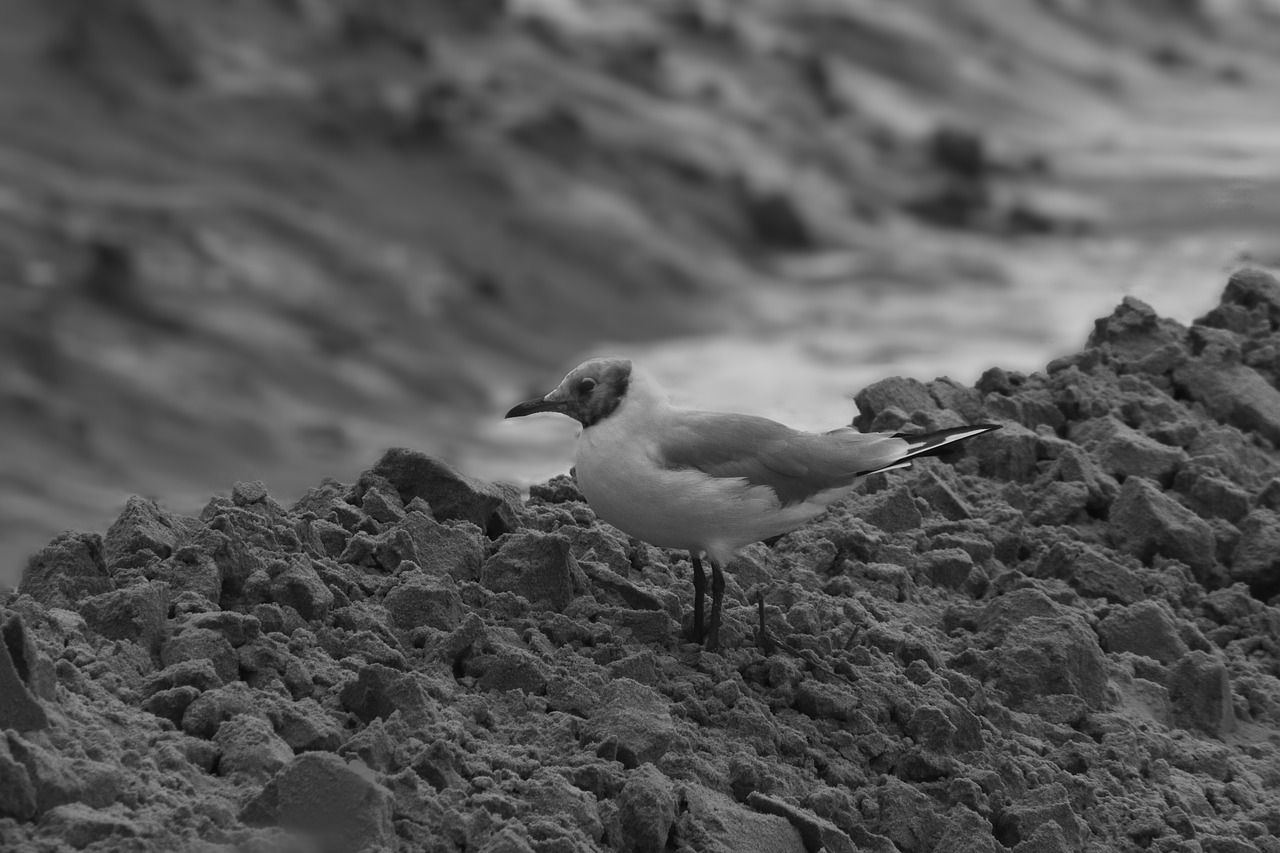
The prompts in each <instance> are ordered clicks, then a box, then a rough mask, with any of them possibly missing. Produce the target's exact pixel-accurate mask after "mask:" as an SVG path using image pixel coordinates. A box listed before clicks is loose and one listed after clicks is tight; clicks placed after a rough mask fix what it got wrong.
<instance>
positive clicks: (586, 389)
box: [578, 376, 596, 394]
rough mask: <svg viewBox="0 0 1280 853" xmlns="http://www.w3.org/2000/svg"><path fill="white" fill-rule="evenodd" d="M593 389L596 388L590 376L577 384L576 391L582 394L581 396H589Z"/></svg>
mask: <svg viewBox="0 0 1280 853" xmlns="http://www.w3.org/2000/svg"><path fill="white" fill-rule="evenodd" d="M595 387H596V381H595V380H594V379H592V378H591V377H590V376H588V377H587V378H585V379H582V380H579V382H578V391H579V393H582V394H590V393H591V392H592V391H594V390H595Z"/></svg>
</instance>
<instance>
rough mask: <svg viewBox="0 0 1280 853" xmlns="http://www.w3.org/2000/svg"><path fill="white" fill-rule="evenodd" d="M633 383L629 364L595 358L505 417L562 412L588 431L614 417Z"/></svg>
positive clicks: (627, 362)
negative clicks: (605, 419) (551, 389)
mask: <svg viewBox="0 0 1280 853" xmlns="http://www.w3.org/2000/svg"><path fill="white" fill-rule="evenodd" d="M630 382H631V362H630V361H629V360H627V359H625V358H593V359H591V360H590V361H584V362H583V363H582V364H580V365H578V366H577V367H575V368H574V369H573V370H571V371H569V375H568V376H566V377H565V378H564V381H562V382H561V383H560V384H559V385H558V386H557V387H556V390H554V391H552V392H551V393H550V394H548V395H546V396H545V397H540V398H538V399H537V400H530V401H528V402H527V403H521V404H520V405H518V406H515V407H513V408H512V409H511V411H509V412H507V415H506V416H507V417H508V418H521V417H524V416H525V415H532V414H534V413H536V412H559V413H561V414H564V415H568V416H569V417H571V418H573V419H574V420H576V421H578V422H579V423H581V424H582V425H583V426H584V427H589V426H592V425H593V424H596V423H599V422H600V421H601V420H603V419H604V418H607V417H608V416H609V415H611V414H613V411H614V410H615V409H616V408H618V405H619V404H620V403H621V402H622V398H623V397H624V396H625V395H626V393H627V386H628V385H629V384H630Z"/></svg>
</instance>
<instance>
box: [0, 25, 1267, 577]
mask: <svg viewBox="0 0 1280 853" xmlns="http://www.w3.org/2000/svg"><path fill="white" fill-rule="evenodd" d="M0 76H2V79H3V80H4V81H5V85H4V86H3V87H2V88H0V583H13V582H15V581H16V579H17V577H18V573H19V572H20V570H21V567H22V565H23V564H24V562H25V558H26V556H27V555H28V554H29V553H31V552H32V551H33V550H34V549H36V548H38V547H39V546H40V545H42V544H43V543H44V542H45V541H46V540H47V539H48V538H49V537H51V536H52V535H54V534H55V533H57V532H58V531H59V530H61V529H64V528H78V529H97V530H105V528H106V525H107V524H108V523H109V522H110V521H111V519H112V518H113V517H114V516H115V514H116V513H118V511H119V509H120V508H121V506H122V505H123V503H124V500H125V498H126V497H127V496H128V495H129V494H132V493H140V494H145V495H149V496H152V497H155V498H157V499H159V500H160V501H161V502H162V503H164V504H165V505H166V506H168V507H170V508H171V509H174V510H177V511H179V512H184V513H195V512H197V511H198V509H199V507H200V506H202V505H203V504H204V502H205V501H207V499H208V498H209V496H210V495H212V494H215V493H226V492H227V491H228V490H229V489H230V487H231V485H232V484H233V483H234V482H235V481H236V480H238V479H261V480H264V481H266V483H267V485H268V487H269V488H270V490H271V492H272V494H273V495H274V496H276V497H277V498H278V499H281V500H286V501H288V500H292V499H293V498H295V497H296V496H298V495H299V494H300V493H301V492H302V491H303V490H304V489H306V488H307V487H309V486H311V485H314V484H315V483H317V482H318V481H319V480H320V479H321V478H322V477H324V476H330V475H331V476H336V477H338V478H340V479H344V480H348V481H349V480H351V479H354V477H355V476H356V474H357V473H358V472H359V471H360V470H362V469H363V468H365V467H368V466H369V465H370V464H371V463H372V462H373V461H374V460H375V459H376V458H377V457H378V456H379V455H380V453H381V452H382V451H383V450H384V449H385V448H386V447H388V446H392V445H404V446H409V447H414V448H419V449H422V450H425V451H429V452H432V453H437V454H440V455H442V456H444V457H446V458H449V459H451V460H452V461H454V462H455V463H456V464H458V465H459V466H460V467H461V468H462V469H463V470H465V471H467V472H468V473H471V474H473V475H475V476H479V477H483V478H487V479H502V480H507V481H512V482H517V483H527V482H529V481H531V480H536V479H541V478H544V477H546V476H549V475H551V474H554V473H557V472H561V471H564V470H566V469H567V467H568V465H569V461H570V456H571V445H572V440H573V436H574V434H575V425H574V424H572V423H571V422H569V421H568V420H567V419H556V418H554V417H551V416H548V417H546V418H531V419H528V420H524V421H514V422H503V421H502V420H501V415H502V413H503V412H504V411H505V410H506V408H508V407H509V406H510V405H511V404H512V403H514V402H517V401H519V400H523V399H527V398H529V397H530V396H534V395H536V394H542V393H545V392H546V391H548V390H550V389H551V388H552V387H553V386H554V385H555V384H556V383H557V382H558V381H559V379H560V378H561V377H562V376H563V374H564V373H565V372H566V371H568V370H569V369H570V368H571V367H573V366H574V365H575V364H577V363H578V362H579V361H581V360H582V359H583V358H585V357H588V356H590V355H595V354H601V353H616V354H625V355H630V356H631V357H633V358H636V359H638V360H640V361H641V362H643V363H644V364H645V365H646V366H647V367H648V368H649V369H650V370H652V371H653V372H655V373H656V374H658V376H659V377H660V378H661V379H662V380H663V381H664V382H665V383H666V384H667V385H668V386H669V387H670V388H671V389H672V392H673V396H674V397H675V398H676V399H677V401H679V402H683V403H685V404H693V405H698V406H701V407H704V408H716V409H733V410H737V411H748V412H755V413H759V414H765V415H770V416H774V417H778V418H780V419H783V420H786V421H788V422H789V423H792V424H793V425H796V426H801V427H809V428H822V429H830V428H834V427H836V426H839V425H842V424H846V423H848V422H849V420H850V419H851V418H852V416H853V414H854V407H853V404H852V402H851V401H850V399H849V398H850V396H851V395H852V394H853V393H856V392H857V391H858V390H859V389H860V388H861V387H863V386H864V385H866V384H869V383H870V382H873V381H875V380H877V379H880V378H883V377H885V376H890V375H906V376H914V377H917V378H920V379H925V380H928V379H932V378H933V377H935V376H939V375H950V376H952V377H954V378H956V379H958V380H961V381H963V382H966V383H971V382H973V381H974V380H975V379H976V378H977V377H978V376H979V375H980V373H981V372H982V370H984V369H985V368H987V367H991V366H995V365H999V366H1002V367H1005V368H1007V369H1018V370H1024V371H1030V370H1035V369H1039V368H1041V367H1043V365H1044V364H1045V363H1046V362H1047V361H1048V360H1050V359H1051V358H1053V357H1055V356H1057V355H1061V354H1064V353H1067V352H1070V351H1073V350H1076V349H1078V348H1080V346H1081V345H1082V344H1083V343H1084V340H1085V337H1086V336H1087V335H1088V332H1089V330H1090V329H1091V327H1092V321H1093V319H1094V318H1096V317H1098V316H1102V315H1105V314H1107V313H1109V312H1110V310H1111V308H1112V307H1113V306H1114V304H1115V303H1116V302H1117V301H1118V300H1119V298H1120V297H1121V296H1122V295H1123V294H1126V293H1131V294H1134V295H1136V296H1138V297H1140V298H1142V299H1144V300H1146V301H1148V302H1150V303H1152V304H1153V305H1154V306H1155V307H1156V308H1157V310H1159V311H1160V312H1161V313H1162V314H1164V315H1166V316H1172V317H1175V318H1177V319H1180V320H1183V321H1189V320H1190V319H1192V318H1193V317H1195V316H1197V315H1198V314H1199V313H1201V312H1202V311H1203V310H1205V309H1207V308H1208V307H1209V306H1210V305H1212V304H1214V303H1215V302H1216V299H1217V297H1218V295H1219V294H1220V292H1221V289H1222V286H1223V285H1224V284H1225V280H1226V273H1227V271H1228V270H1230V269H1232V268H1234V267H1236V266H1239V265H1241V264H1243V263H1245V262H1248V263H1252V264H1254V265H1260V266H1264V267H1265V266H1274V265H1276V264H1277V263H1280V229H1277V227H1276V225H1277V222H1278V221H1280V220H1278V216H1280V181H1278V180H1277V177H1278V174H1277V173H1278V172H1280V111H1278V110H1277V108H1276V93H1277V92H1278V91H1280V0H1130V2H1125V3H1116V2H1110V0H1026V2H1018V3H1010V2H1007V0H963V2H957V1H956V0H913V2H891V0H882V2H873V0H647V2H639V0H183V2H181V3H175V2H172V0H0Z"/></svg>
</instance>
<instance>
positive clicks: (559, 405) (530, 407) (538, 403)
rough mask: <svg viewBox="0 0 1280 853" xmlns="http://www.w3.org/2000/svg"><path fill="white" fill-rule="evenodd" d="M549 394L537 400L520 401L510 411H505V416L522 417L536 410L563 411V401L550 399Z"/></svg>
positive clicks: (536, 411) (534, 412)
mask: <svg viewBox="0 0 1280 853" xmlns="http://www.w3.org/2000/svg"><path fill="white" fill-rule="evenodd" d="M550 396H551V395H550V394H548V395H547V396H546V397H539V398H538V399H537V400H530V401H529V402H527V403H521V404H520V405H518V406H513V407H512V409H511V411H509V412H507V414H506V415H505V417H508V418H523V417H524V416H525V415H533V414H536V413H538V412H563V411H564V405H565V401H564V400H552V399H549V398H550Z"/></svg>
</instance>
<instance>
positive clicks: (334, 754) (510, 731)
mask: <svg viewBox="0 0 1280 853" xmlns="http://www.w3.org/2000/svg"><path fill="white" fill-rule="evenodd" d="M858 404H859V407H860V409H861V414H860V415H859V419H858V423H859V425H860V426H862V427H863V428H873V429H896V428H899V427H901V426H903V425H904V424H907V423H915V424H918V425H920V426H922V427H926V428H932V429H940V428H945V427H948V426H954V425H955V424H957V423H961V422H966V421H969V422H972V421H975V420H979V419H981V420H990V421H993V422H998V423H1002V424H1004V426H1005V428H1004V429H1003V430H1001V431H999V432H996V433H993V434H990V435H986V436H982V437H980V438H977V439H975V440H973V441H972V442H971V443H970V444H969V445H967V447H966V450H965V451H964V452H962V453H959V454H957V455H956V456H955V458H952V459H948V460H922V461H920V462H918V463H917V464H916V466H915V467H914V468H913V469H911V470H909V471H902V472H893V473H891V474H882V475H875V476H872V477H870V478H868V479H867V480H866V482H865V484H864V486H863V487H862V488H861V489H860V491H859V493H858V494H857V495H856V496H855V497H854V498H853V499H851V500H850V501H848V502H847V503H846V504H845V505H843V506H840V507H838V508H836V509H835V510H833V511H832V512H831V513H829V514H828V515H826V516H824V517H823V518H821V519H819V520H818V521H817V522H815V523H814V524H812V525H810V526H808V527H806V528H804V529H802V530H800V531H797V532H795V533H793V534H790V535H788V536H785V537H783V538H782V539H781V540H779V541H778V542H776V543H775V544H774V545H773V546H772V547H769V546H765V545H763V544H758V545H753V546H751V547H749V548H747V549H745V550H744V551H743V552H742V553H741V554H740V555H739V556H738V558H737V559H736V560H735V561H734V562H733V563H732V564H731V565H730V566H729V567H728V583H727V589H726V613H725V624H724V627H723V630H722V638H721V639H722V643H723V645H724V651H723V653H722V654H710V653H706V652H704V651H701V650H699V649H698V648H697V647H695V646H692V645H690V644H687V643H685V642H684V640H683V637H684V636H685V633H684V632H685V631H686V630H687V626H682V625H681V624H679V621H678V620H679V619H680V614H681V612H682V610H684V609H685V608H684V606H683V605H684V604H685V603H687V601H689V600H690V599H691V598H692V584H691V579H690V574H691V570H690V567H689V565H688V562H687V558H686V557H685V556H684V555H682V554H678V553H674V552H663V551H661V550H658V549H655V548H652V547H649V546H647V545H644V544H643V543H638V542H634V541H628V539H627V538H626V537H625V536H623V535H621V534H620V533H618V532H617V531H616V530H614V529H612V528H610V527H608V526H607V525H604V524H603V523H601V522H599V521H597V520H596V518H595V516H594V514H593V513H592V512H591V510H590V508H589V507H588V506H587V505H586V504H585V503H583V501H582V498H581V495H580V493H579V492H578V491H577V489H576V487H575V486H574V485H573V483H572V481H571V480H569V479H568V478H565V477H561V478H557V479H555V480H553V481H551V482H550V483H547V484H544V485H540V486H536V487H534V488H533V489H532V490H531V496H530V498H529V500H528V502H527V503H521V501H520V500H519V499H518V497H516V496H515V495H514V494H513V493H512V492H511V491H509V490H507V489H505V488H504V487H500V486H492V485H489V484H486V483H480V482H476V481H473V480H471V479H469V478H467V477H465V476H464V475H462V474H460V473H458V472H457V471H455V470H453V469H452V468H451V467H450V466H447V465H445V464H443V463H441V462H438V461H437V460H433V459H430V458H428V457H425V456H423V455H421V454H416V453H414V452H412V451H407V450H392V451H389V452H388V453H387V455H386V456H384V457H383V459H382V460H380V461H379V462H378V463H377V464H376V465H375V466H374V467H373V468H371V469H370V470H369V471H368V472H366V473H365V474H364V475H362V476H361V477H360V478H359V480H358V482H357V483H356V484H354V485H351V486H347V485H343V484H341V483H337V482H336V481H331V480H330V481H325V482H324V483H322V484H321V485H320V486H318V487H316V488H315V489H313V490H311V491H310V492H309V493H308V494H307V495H306V496H304V497H303V498H302V499H301V500H299V501H298V502H297V503H296V504H294V505H293V506H292V507H288V508H286V507H283V506H281V505H280V504H278V503H277V502H275V501H273V500H272V499H271V497H270V496H269V495H268V494H267V490H266V489H265V487H263V486H262V484H260V483H242V484H238V485H237V486H236V488H235V489H234V490H233V492H232V496H231V498H230V499H221V498H215V499H213V500H212V501H210V503H209V504H208V506H207V507H206V508H205V510H204V511H203V512H202V513H201V514H200V517H199V518H184V517H179V516H176V515H174V514H172V513H170V512H168V511H167V510H166V509H165V508H164V507H162V506H159V505H157V504H156V503H154V502H152V501H149V500H145V499H141V498H135V499H133V500H131V501H130V502H129V503H128V505H127V506H126V507H125V509H124V511H123V512H122V514H121V515H120V517H119V519H118V520H117V521H116V522H115V523H114V524H113V525H111V527H110V529H109V530H108V531H107V533H106V535H105V537H104V536H100V535H98V534H83V533H64V534H63V535H61V536H59V537H58V538H57V539H55V540H54V541H53V542H51V543H50V544H49V545H48V546H47V547H46V548H44V549H43V550H42V551H41V552H40V553H39V554H37V555H36V556H35V557H34V558H33V559H32V560H31V562H30V564H29V566H28V568H27V571H26V573H25V575H24V577H23V580H22V583H21V585H20V586H19V588H18V590H17V592H16V593H14V594H13V595H11V596H9V597H8V599H7V600H6V601H5V604H4V610H3V615H2V616H0V635H2V636H3V643H0V729H3V730H4V734H3V737H2V738H0V847H3V848H4V849H6V850H8V849H14V850H26V849H33V850H34V849H40V850H63V849H76V850H102V851H105V850H113V851H114V850H139V851H150V850H156V851H160V850H175V849H190V850H220V849H225V850H232V849H235V850H264V851H265V850H286V849H298V850H304V849H321V850H325V851H355V850H361V849H388V850H395V849H399V850H428V851H442V852H443V851H461V850H469V851H470V850H481V851H488V853H498V851H503V852H504V853H515V851H529V850H533V851H539V853H550V851H589V850H616V851H655V853H656V852H657V851H663V850H686V851H693V850H697V851H714V850H722V851H735V853H741V851H770V852H771V853H774V852H775V851H796V852H797V853H800V851H808V853H816V851H818V850H827V851H853V850H868V851H877V852H878V853H894V851H902V853H927V851H938V853H961V851H964V853H982V852H983V851H991V852H992V853H994V851H999V850H1003V849H1012V850H1015V851H1020V852H1021V853H1033V851H1034V852H1035V853H1038V851H1064V853H1065V851H1098V853H1101V851H1115V850H1138V849H1145V850H1157V851H1185V853H1193V851H1203V853H1244V851H1262V852H1263V853H1274V851H1280V842H1278V841H1277V840H1276V838H1277V836H1278V835H1280V600H1278V598H1277V596H1278V594H1280V569H1278V567H1277V564H1276V556H1275V555H1276V553H1277V548H1276V545H1277V543H1280V456H1278V455H1277V452H1276V449H1275V442H1276V441H1277V438H1278V437H1280V283H1278V282H1277V281H1276V280H1274V279H1272V278H1270V277H1269V276H1267V275H1265V274H1262V273H1258V272H1253V271H1243V272H1240V273H1237V274H1236V275H1234V276H1233V277H1232V278H1231V280H1230V282H1229V284H1228V286H1227V289H1226V292H1225V294H1224V296H1223V299H1222V302H1221V304H1220V305H1219V306H1218V307H1217V308H1216V309H1214V310H1213V311H1211V312H1209V314H1207V315H1206V316H1205V317H1203V318H1202V319H1201V320H1200V321H1199V322H1197V323H1196V324H1194V325H1193V326H1191V327H1190V328H1186V327H1183V326H1181V325H1179V324H1178V323H1175V322H1172V321H1169V320H1164V319H1161V318H1160V317H1158V316H1157V315H1156V314H1155V313H1154V312H1153V311H1152V310H1151V309H1150V308H1149V307H1147V306H1146V305H1144V304H1143V303H1141V302H1138V301H1136V300H1132V299H1128V300H1125V302H1124V303H1122V304H1121V305H1120V306H1119V307H1118V308H1117V309H1116V311H1115V312H1114V313H1113V314H1112V315H1111V316H1109V317H1106V318H1104V319H1102V320H1099V321H1098V323H1097V327H1096V329H1095V331H1094V333H1093V335H1092V336H1091V338H1090V340H1089V342H1088V345H1087V347H1086V349H1084V350H1083V351H1081V352H1079V353H1077V354H1075V355H1072V356H1069V357H1066V358H1062V359H1058V360H1056V361H1055V362H1053V363H1052V364H1050V365H1049V366H1048V369H1047V370H1046V371H1045V372H1044V373H1036V374H1033V375H1030V376H1024V375H1021V374H1017V373H1011V372H1005V371H1001V370H995V369H993V370H991V371H988V373H987V374H986V375H984V376H983V378H982V380H981V381H979V382H978V384H977V386H976V387H974V388H966V387H962V386H959V385H957V384H956V383H953V382H950V381H948V380H936V381H934V382H930V383H919V382H911V381H905V380H901V379H889V380H886V381H885V382H882V383H879V384H877V385H876V386H873V387H871V388H868V389H866V391H864V392H863V393H862V394H861V395H860V396H859V398H858ZM757 593H763V596H764V614H765V618H766V620H767V623H768V627H769V630H770V632H771V634H772V635H773V636H774V637H776V638H778V639H780V640H781V641H783V642H784V643H785V647H784V648H781V649H779V650H776V651H774V652H773V653H772V654H769V655H765V654H764V653H763V652H761V651H760V650H759V649H757V648H756V647H755V646H754V645H753V636H754V629H755V624H756V619H757V612H756V607H755V596H756V595H757Z"/></svg>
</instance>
